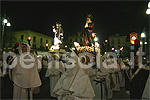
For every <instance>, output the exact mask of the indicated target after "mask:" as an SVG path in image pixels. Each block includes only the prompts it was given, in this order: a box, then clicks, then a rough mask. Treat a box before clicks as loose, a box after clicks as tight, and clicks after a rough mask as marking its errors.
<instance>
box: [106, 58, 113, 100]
mask: <svg viewBox="0 0 150 100" xmlns="http://www.w3.org/2000/svg"><path fill="white" fill-rule="evenodd" d="M103 66H104V67H105V68H106V69H107V70H108V73H109V75H108V77H106V90H107V92H106V94H107V98H108V99H110V98H112V96H113V90H112V89H113V88H114V87H115V84H114V80H113V77H112V74H113V73H114V69H113V68H114V67H115V66H114V64H113V63H112V62H111V60H110V57H109V56H107V57H106V58H105V60H104V61H103Z"/></svg>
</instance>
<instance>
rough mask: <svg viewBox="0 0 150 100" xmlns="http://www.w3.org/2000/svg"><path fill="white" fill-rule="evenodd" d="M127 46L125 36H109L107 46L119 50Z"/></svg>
mask: <svg viewBox="0 0 150 100" xmlns="http://www.w3.org/2000/svg"><path fill="white" fill-rule="evenodd" d="M127 45H129V44H128V43H126V36H119V34H115V35H111V36H109V46H110V47H111V48H115V49H117V50H119V49H120V48H121V47H124V46H127Z"/></svg>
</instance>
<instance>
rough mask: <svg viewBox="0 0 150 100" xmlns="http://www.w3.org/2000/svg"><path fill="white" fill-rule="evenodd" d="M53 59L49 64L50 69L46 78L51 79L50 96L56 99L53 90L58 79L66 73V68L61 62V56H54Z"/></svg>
mask: <svg viewBox="0 0 150 100" xmlns="http://www.w3.org/2000/svg"><path fill="white" fill-rule="evenodd" d="M51 59H52V60H51V61H50V62H49V63H48V68H47V71H46V75H45V77H49V81H50V96H51V97H55V95H54V94H53V89H54V87H55V85H56V83H57V81H58V79H59V78H60V77H61V75H62V74H63V73H64V72H65V68H64V65H63V63H62V61H59V55H57V54H54V55H53V57H52V58H51Z"/></svg>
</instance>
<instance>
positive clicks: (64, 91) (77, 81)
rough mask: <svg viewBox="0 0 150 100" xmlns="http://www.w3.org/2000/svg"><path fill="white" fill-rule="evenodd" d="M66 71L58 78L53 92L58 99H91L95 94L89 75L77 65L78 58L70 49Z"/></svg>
mask: <svg viewBox="0 0 150 100" xmlns="http://www.w3.org/2000/svg"><path fill="white" fill-rule="evenodd" d="M67 65H68V67H67V70H66V72H65V73H64V74H63V75H62V76H61V78H60V79H59V80H58V82H57V84H56V86H55V88H54V90H53V93H54V95H56V96H57V98H58V100H92V98H93V97H94V96H95V94H94V91H93V88H92V86H91V82H90V80H89V77H88V76H87V75H86V74H85V73H84V71H83V69H82V68H80V66H79V58H78V56H77V55H76V54H75V52H74V51H72V53H71V55H70V56H69V61H68V63H67Z"/></svg>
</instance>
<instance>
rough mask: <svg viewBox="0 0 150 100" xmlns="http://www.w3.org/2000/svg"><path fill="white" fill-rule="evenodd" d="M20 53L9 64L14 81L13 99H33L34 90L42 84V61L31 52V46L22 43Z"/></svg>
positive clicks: (10, 74) (11, 77)
mask: <svg viewBox="0 0 150 100" xmlns="http://www.w3.org/2000/svg"><path fill="white" fill-rule="evenodd" d="M19 53H20V55H18V56H17V57H16V58H15V59H14V60H13V62H12V64H11V65H10V66H9V68H10V70H9V76H10V79H11V80H12V81H13V82H14V89H13V99H14V100H16V99H17V100H23V99H30V100H32V99H33V91H34V89H36V88H37V87H39V86H41V84H42V83H41V80H40V77H39V73H38V68H39V69H40V68H41V64H40V62H39V61H38V60H37V57H36V56H35V55H33V56H32V55H31V54H30V46H29V45H28V44H25V43H24V44H22V45H20V46H19Z"/></svg>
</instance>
